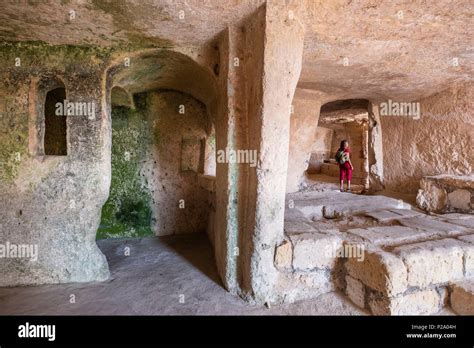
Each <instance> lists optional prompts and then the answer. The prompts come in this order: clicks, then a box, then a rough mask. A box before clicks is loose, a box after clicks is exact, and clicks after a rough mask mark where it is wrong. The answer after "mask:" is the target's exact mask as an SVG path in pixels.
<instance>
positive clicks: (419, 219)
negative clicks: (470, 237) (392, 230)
mask: <svg viewBox="0 0 474 348" xmlns="http://www.w3.org/2000/svg"><path fill="white" fill-rule="evenodd" d="M397 221H398V223H400V225H402V226H406V227H410V228H415V229H420V230H422V231H427V232H431V233H433V232H434V233H437V234H439V235H445V236H451V235H458V234H462V233H465V232H467V231H468V230H467V229H466V228H465V227H463V226H459V225H455V224H454V221H450V222H443V221H439V220H437V219H433V218H431V217H430V216H423V215H422V216H416V217H412V218H406V219H398V220H397Z"/></svg>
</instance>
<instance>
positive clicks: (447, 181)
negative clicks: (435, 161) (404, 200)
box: [416, 174, 474, 213]
mask: <svg viewBox="0 0 474 348" xmlns="http://www.w3.org/2000/svg"><path fill="white" fill-rule="evenodd" d="M416 200H417V205H418V206H419V207H420V208H421V209H424V210H426V211H430V212H437V213H447V212H462V213H469V212H472V207H473V204H472V203H473V202H474V176H473V175H472V174H471V175H465V176H456V175H446V174H443V175H436V176H427V177H424V178H423V179H421V181H420V189H419V190H418V195H417V197H416Z"/></svg>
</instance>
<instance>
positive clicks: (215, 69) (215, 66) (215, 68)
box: [214, 64, 219, 76]
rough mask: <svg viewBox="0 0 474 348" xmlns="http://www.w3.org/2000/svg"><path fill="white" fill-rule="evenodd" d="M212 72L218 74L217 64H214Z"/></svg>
mask: <svg viewBox="0 0 474 348" xmlns="http://www.w3.org/2000/svg"><path fill="white" fill-rule="evenodd" d="M214 74H215V75H216V76H219V64H214Z"/></svg>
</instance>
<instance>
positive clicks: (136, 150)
mask: <svg viewBox="0 0 474 348" xmlns="http://www.w3.org/2000/svg"><path fill="white" fill-rule="evenodd" d="M107 74H108V75H107V90H108V92H107V111H108V113H109V115H110V121H111V126H112V127H111V140H112V141H111V164H112V180H111V187H110V194H109V198H108V200H107V202H106V203H105V205H104V206H103V209H102V221H101V226H100V228H99V230H98V234H97V238H98V239H102V238H109V237H141V236H147V235H150V236H151V235H156V236H165V235H174V234H190V233H205V232H208V235H209V239H211V241H212V239H213V236H212V231H213V228H212V225H213V221H212V220H213V216H214V212H213V210H214V203H213V200H214V189H213V187H214V185H215V169H213V168H215V164H213V161H215V155H214V154H213V151H215V145H214V144H215V132H214V126H213V123H214V114H215V100H216V87H215V81H214V77H213V76H212V73H211V72H210V71H208V69H206V68H205V67H202V66H200V65H198V64H197V63H196V62H195V61H194V60H192V59H191V58H189V57H188V56H186V55H184V54H181V53H178V52H173V51H168V50H154V51H147V52H141V53H137V54H135V55H133V56H130V57H123V58H121V59H119V60H117V61H116V63H115V64H114V65H112V66H111V67H110V68H109V69H108V72H107Z"/></svg>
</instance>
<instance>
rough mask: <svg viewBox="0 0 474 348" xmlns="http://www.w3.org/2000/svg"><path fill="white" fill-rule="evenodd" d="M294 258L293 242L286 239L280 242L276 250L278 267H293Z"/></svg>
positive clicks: (285, 268) (284, 268)
mask: <svg viewBox="0 0 474 348" xmlns="http://www.w3.org/2000/svg"><path fill="white" fill-rule="evenodd" d="M292 259H293V250H292V246H291V242H289V241H287V240H285V241H283V243H282V244H280V245H279V246H278V247H277V248H276V251H275V266H276V267H277V268H278V269H282V270H288V269H291V262H292Z"/></svg>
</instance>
